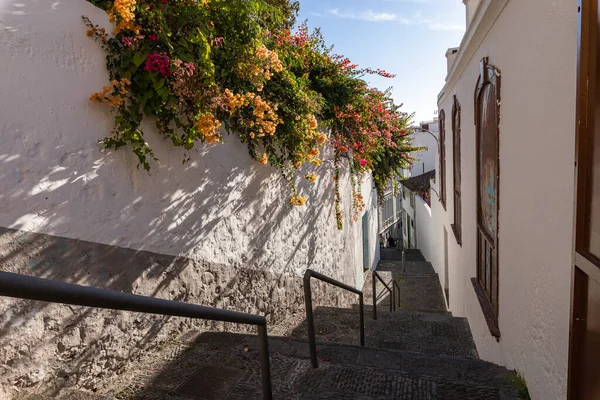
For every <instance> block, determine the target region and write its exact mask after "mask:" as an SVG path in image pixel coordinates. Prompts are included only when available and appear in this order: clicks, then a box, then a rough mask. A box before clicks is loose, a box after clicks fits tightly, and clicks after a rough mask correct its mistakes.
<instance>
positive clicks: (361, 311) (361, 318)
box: [358, 293, 365, 347]
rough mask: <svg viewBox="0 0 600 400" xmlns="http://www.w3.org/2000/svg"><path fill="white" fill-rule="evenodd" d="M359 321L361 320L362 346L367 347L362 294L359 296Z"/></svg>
mask: <svg viewBox="0 0 600 400" xmlns="http://www.w3.org/2000/svg"><path fill="white" fill-rule="evenodd" d="M358 305H359V307H360V310H359V313H360V314H359V319H360V345H361V346H363V347H364V345H365V304H364V300H363V295H362V293H361V294H360V295H359V296H358Z"/></svg>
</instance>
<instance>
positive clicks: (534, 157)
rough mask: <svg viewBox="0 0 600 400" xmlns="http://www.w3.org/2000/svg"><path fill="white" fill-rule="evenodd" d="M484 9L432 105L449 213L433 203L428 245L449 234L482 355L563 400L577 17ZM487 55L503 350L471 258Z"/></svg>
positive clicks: (454, 298) (452, 264)
mask: <svg viewBox="0 0 600 400" xmlns="http://www.w3.org/2000/svg"><path fill="white" fill-rule="evenodd" d="M505 3H507V4H506V7H505V8H503V5H504V4H505ZM481 6H483V7H485V8H486V9H487V10H488V11H487V12H486V14H485V15H484V16H483V17H482V19H481V20H477V18H476V20H477V21H474V23H475V22H477V23H478V26H479V27H480V28H481V29H479V30H474V29H470V30H468V31H467V34H466V35H467V40H466V41H465V40H464V41H463V44H462V45H461V51H460V52H459V55H458V57H462V59H461V60H457V63H455V67H457V68H458V69H457V70H456V71H454V73H451V75H450V76H449V77H448V79H447V82H448V83H447V86H446V87H444V89H443V91H442V95H441V98H440V102H439V108H440V109H444V110H445V111H446V127H447V131H446V137H447V139H446V153H447V165H446V171H447V180H446V182H447V185H446V187H447V210H444V209H443V208H442V207H441V205H440V203H439V201H438V199H437V198H436V196H432V215H433V217H434V219H435V220H436V223H438V224H439V228H436V229H435V230H434V232H433V235H432V237H431V246H433V247H435V248H438V249H441V248H443V247H441V246H442V245H443V243H442V234H443V228H442V226H443V227H445V228H446V230H447V231H448V237H449V270H450V272H449V275H450V276H449V281H450V309H451V311H452V312H453V313H454V315H457V316H465V317H467V318H468V319H469V323H470V326H471V329H472V331H473V337H474V339H475V342H476V344H477V349H478V352H479V355H480V356H481V357H482V358H483V359H485V360H489V361H493V362H495V363H499V364H504V365H506V366H507V367H509V368H516V369H518V370H519V371H521V373H523V374H524V376H525V379H526V381H527V384H528V386H529V389H530V393H531V395H532V398H533V399H543V400H548V399H564V398H566V389H567V360H568V342H569V305H570V301H571V297H570V284H571V283H570V279H571V269H572V244H573V242H572V240H573V239H572V226H573V207H574V204H573V200H574V196H573V187H574V142H575V131H574V128H575V93H576V91H575V89H576V87H575V86H576V50H577V7H576V6H574V5H573V3H572V2H567V1H546V0H530V1H515V0H510V1H508V2H507V1H505V0H491V1H490V0H482V4H481ZM488 6H489V8H488ZM478 14H479V13H478ZM498 14H500V15H499V16H498ZM482 15H483V14H482ZM476 17H477V16H476ZM494 21H495V22H494ZM490 26H491V29H490V30H489V32H487V27H490ZM474 27H475V26H473V27H472V28H474ZM481 41H482V42H481ZM470 42H472V44H469V43H470ZM480 42H481V43H480ZM485 56H487V57H489V62H490V64H492V65H494V66H496V67H497V68H498V69H500V71H501V79H502V84H501V89H500V95H501V105H500V188H499V190H500V199H499V207H500V208H499V326H500V332H501V338H500V341H499V342H496V340H495V338H493V337H492V336H491V334H490V332H489V330H488V327H487V325H486V322H485V320H484V317H483V314H482V311H481V308H480V306H479V303H478V300H477V298H476V296H475V292H474V290H473V287H472V284H471V282H470V279H471V277H475V276H476V250H477V248H476V236H475V235H476V185H475V183H476V168H475V156H476V148H475V129H474V124H473V118H474V116H473V107H474V105H473V101H474V99H473V92H474V88H475V85H476V82H477V78H478V76H479V61H480V60H481V58H482V57H485ZM440 60H441V55H440ZM458 61H460V62H458ZM440 62H441V61H440ZM455 94H456V95H457V97H458V100H459V102H460V104H461V108H462V137H461V144H462V149H461V151H462V207H463V208H462V215H463V221H462V224H463V227H462V236H463V245H462V247H460V246H459V245H458V244H457V242H456V240H455V238H454V235H453V233H452V229H451V226H450V225H451V224H452V223H453V207H454V204H453V196H452V188H453V180H452V160H453V154H452V130H451V126H452V125H451V109H452V101H453V95H455ZM438 170H439V169H438ZM437 181H438V186H439V179H437ZM421 245H422V242H421ZM442 257H443V254H440V252H438V253H437V257H434V260H432V261H433V262H434V266H435V268H436V271H437V272H438V273H440V280H442V282H443V279H444V277H443V258H442Z"/></svg>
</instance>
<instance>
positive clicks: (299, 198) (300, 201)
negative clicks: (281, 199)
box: [290, 195, 306, 206]
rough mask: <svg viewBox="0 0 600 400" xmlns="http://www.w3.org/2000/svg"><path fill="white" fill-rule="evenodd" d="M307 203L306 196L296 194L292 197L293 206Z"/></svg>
mask: <svg viewBox="0 0 600 400" xmlns="http://www.w3.org/2000/svg"><path fill="white" fill-rule="evenodd" d="M305 203H306V197H303V196H299V195H296V196H294V197H292V198H291V199H290V204H291V205H293V206H303V205H304V204H305Z"/></svg>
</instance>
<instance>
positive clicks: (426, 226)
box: [415, 196, 439, 261]
mask: <svg viewBox="0 0 600 400" xmlns="http://www.w3.org/2000/svg"><path fill="white" fill-rule="evenodd" d="M415 225H416V228H417V229H416V230H417V232H416V234H417V247H418V248H419V250H421V253H422V254H423V257H425V259H426V260H427V261H430V260H432V259H434V258H435V256H436V253H437V251H438V249H439V248H436V247H435V246H434V245H433V243H432V241H431V240H430V237H432V236H433V235H435V232H434V230H435V229H438V228H439V226H438V225H437V224H435V221H434V220H433V218H432V216H431V208H430V207H429V206H428V205H427V203H425V201H424V200H423V199H422V198H421V196H416V197H415Z"/></svg>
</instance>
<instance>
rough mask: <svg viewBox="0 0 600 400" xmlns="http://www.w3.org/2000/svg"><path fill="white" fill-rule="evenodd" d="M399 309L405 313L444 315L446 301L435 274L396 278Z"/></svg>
mask: <svg viewBox="0 0 600 400" xmlns="http://www.w3.org/2000/svg"><path fill="white" fill-rule="evenodd" d="M396 280H397V282H398V286H399V287H400V300H399V308H400V310H405V311H427V312H439V313H446V311H447V308H446V301H445V300H444V294H443V292H442V287H441V285H440V280H439V277H438V275H437V274H426V275H409V276H403V277H399V276H396Z"/></svg>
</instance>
